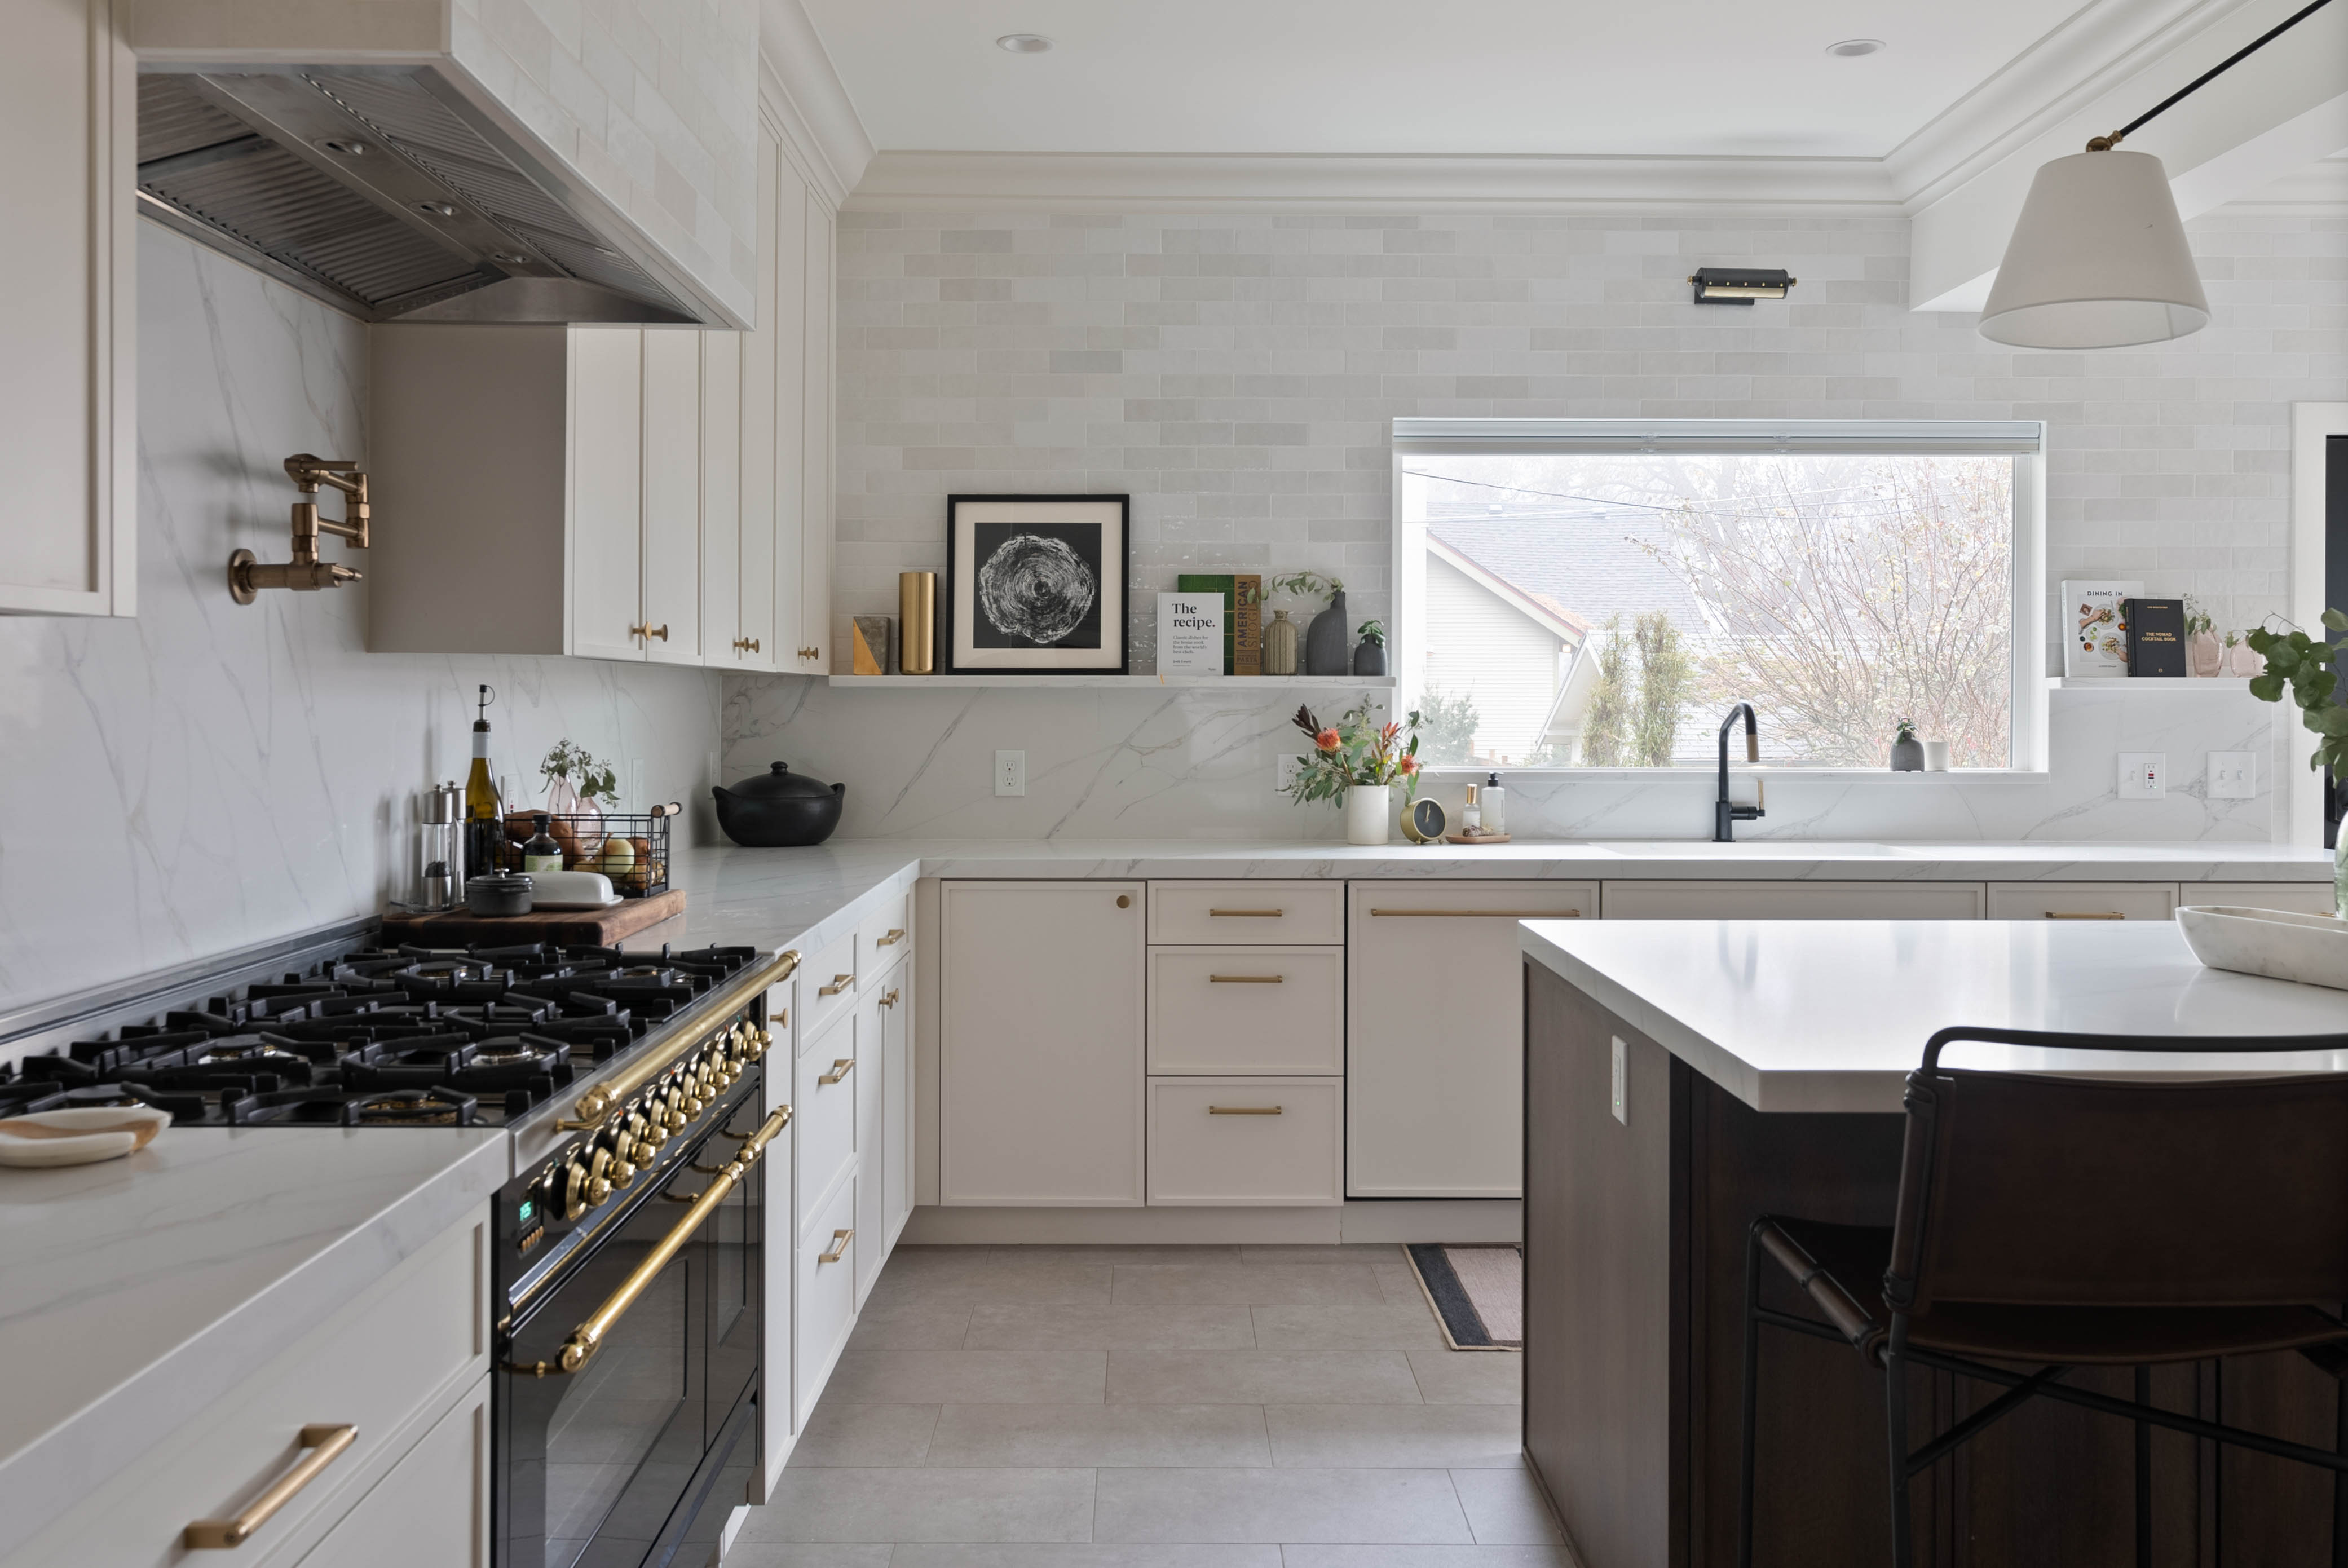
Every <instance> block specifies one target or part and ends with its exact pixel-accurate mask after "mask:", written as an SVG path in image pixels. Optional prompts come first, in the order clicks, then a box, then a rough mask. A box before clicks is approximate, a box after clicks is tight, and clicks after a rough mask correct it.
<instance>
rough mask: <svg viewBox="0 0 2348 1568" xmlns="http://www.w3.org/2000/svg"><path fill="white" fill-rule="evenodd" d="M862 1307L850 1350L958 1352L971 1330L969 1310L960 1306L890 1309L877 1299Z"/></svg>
mask: <svg viewBox="0 0 2348 1568" xmlns="http://www.w3.org/2000/svg"><path fill="white" fill-rule="evenodd" d="M873 1294H874V1296H875V1299H874V1300H871V1301H869V1302H867V1303H866V1304H865V1307H864V1311H863V1313H862V1314H861V1315H859V1316H858V1318H857V1320H856V1331H855V1333H853V1334H851V1335H850V1336H849V1339H848V1347H849V1348H850V1350H959V1349H961V1348H962V1347H963V1333H964V1331H966V1330H967V1329H968V1328H969V1327H970V1314H971V1309H970V1308H969V1307H967V1306H963V1305H934V1304H926V1303H919V1302H916V1303H910V1304H908V1303H900V1304H898V1305H894V1306H891V1305H888V1304H887V1303H886V1302H885V1301H882V1300H880V1299H878V1297H879V1294H880V1293H879V1288H878V1287H877V1286H876V1287H875V1288H874V1293H873Z"/></svg>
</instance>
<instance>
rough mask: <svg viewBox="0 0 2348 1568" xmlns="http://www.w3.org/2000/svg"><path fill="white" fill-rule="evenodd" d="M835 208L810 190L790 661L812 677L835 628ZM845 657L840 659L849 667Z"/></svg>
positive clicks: (823, 668) (825, 670)
mask: <svg viewBox="0 0 2348 1568" xmlns="http://www.w3.org/2000/svg"><path fill="white" fill-rule="evenodd" d="M832 222H833V220H832V215H831V210H830V209H829V208H828V207H826V206H825V205H824V204H823V203H822V201H819V199H818V198H817V196H816V193H815V191H813V190H812V189H810V190H809V191H808V201H807V244H806V252H805V253H806V257H807V268H806V279H805V294H804V300H805V309H806V313H807V339H806V348H805V351H804V355H803V357H802V360H801V366H802V375H803V377H804V383H805V388H806V390H805V391H804V393H803V394H802V396H801V402H800V409H801V418H802V419H803V420H804V421H805V431H806V434H805V436H804V437H803V438H802V439H801V441H800V451H801V453H802V461H801V466H800V470H799V484H800V500H799V573H798V586H799V636H800V639H801V640H802V642H803V643H804V644H805V645H806V649H807V651H806V652H804V653H802V654H801V655H800V656H799V659H798V663H797V664H796V665H794V666H793V667H795V668H797V669H798V670H800V671H801V672H803V673H805V674H808V675H825V674H829V672H830V670H831V668H832V665H833V663H834V660H833V655H834V653H835V652H836V650H835V649H834V648H833V646H832V645H833V643H834V642H835V641H836V639H835V638H834V637H833V636H832V627H831V323H832V306H831V257H832ZM847 662H848V661H847V660H846V659H845V658H842V659H840V660H839V665H840V667H842V668H845V667H847Z"/></svg>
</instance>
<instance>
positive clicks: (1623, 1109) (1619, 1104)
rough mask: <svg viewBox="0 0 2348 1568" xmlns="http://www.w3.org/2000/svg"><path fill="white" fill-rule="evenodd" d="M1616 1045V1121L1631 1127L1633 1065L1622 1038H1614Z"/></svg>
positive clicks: (1618, 1036) (1617, 1036)
mask: <svg viewBox="0 0 2348 1568" xmlns="http://www.w3.org/2000/svg"><path fill="white" fill-rule="evenodd" d="M1612 1038H1613V1045H1614V1119H1615V1120H1617V1121H1619V1122H1621V1123H1622V1125H1623V1126H1625V1127H1628V1126H1630V1125H1631V1064H1630V1061H1629V1060H1628V1057H1629V1055H1630V1053H1629V1050H1628V1049H1627V1047H1624V1046H1623V1044H1622V1036H1620V1035H1616V1036H1614V1037H1612Z"/></svg>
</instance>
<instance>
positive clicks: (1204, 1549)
mask: <svg viewBox="0 0 2348 1568" xmlns="http://www.w3.org/2000/svg"><path fill="white" fill-rule="evenodd" d="M726 1568H734V1560H733V1559H732V1558H731V1557H729V1558H727V1559H726ZM889 1568H1281V1563H1280V1548H1279V1547H1277V1546H1144V1545H1128V1544H1123V1543H1119V1542H1108V1543H1106V1544H1101V1543H1088V1544H1086V1545H1082V1546H1041V1545H1030V1546H900V1547H899V1548H897V1555H896V1556H895V1557H894V1558H892V1559H891V1561H890V1565H889Z"/></svg>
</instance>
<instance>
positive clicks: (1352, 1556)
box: [726, 1546, 1579, 1568]
mask: <svg viewBox="0 0 2348 1568" xmlns="http://www.w3.org/2000/svg"><path fill="white" fill-rule="evenodd" d="M1280 1556H1281V1562H1282V1564H1283V1565H1284V1568H1579V1564H1577V1563H1575V1562H1574V1560H1573V1554H1572V1553H1570V1552H1568V1551H1567V1550H1566V1549H1565V1548H1564V1547H1562V1546H1283V1547H1282V1548H1281V1549H1280ZM903 1561H904V1559H902V1558H899V1559H898V1560H897V1562H898V1563H902V1562H903ZM726 1568H734V1560H733V1559H732V1558H731V1557H729V1558H727V1559H726ZM891 1568H895V1565H894V1564H892V1565H891Z"/></svg>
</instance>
